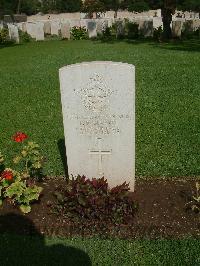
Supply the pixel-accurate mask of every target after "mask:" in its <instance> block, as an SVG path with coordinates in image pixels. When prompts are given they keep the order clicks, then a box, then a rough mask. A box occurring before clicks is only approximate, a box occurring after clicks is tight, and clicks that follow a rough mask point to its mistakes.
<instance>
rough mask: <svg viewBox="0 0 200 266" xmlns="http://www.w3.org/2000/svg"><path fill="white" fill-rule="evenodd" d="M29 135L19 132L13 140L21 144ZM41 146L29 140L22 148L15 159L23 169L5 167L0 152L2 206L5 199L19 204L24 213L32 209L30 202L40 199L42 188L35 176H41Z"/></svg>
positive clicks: (0, 202) (0, 199) (0, 195)
mask: <svg viewBox="0 0 200 266" xmlns="http://www.w3.org/2000/svg"><path fill="white" fill-rule="evenodd" d="M27 138H28V136H27V135H26V134H24V133H22V132H17V133H16V134H15V135H14V136H13V141H15V142H17V143H20V144H17V145H21V143H22V142H24V141H25V140H26V139H27ZM38 148H39V146H38V145H37V144H35V143H34V142H28V144H27V145H26V146H24V145H23V146H22V150H21V152H20V154H19V155H17V156H16V157H15V158H14V159H13V161H14V163H15V164H19V165H20V168H21V170H20V171H16V170H13V169H11V168H6V167H5V162H4V157H3V155H2V154H1V153H0V206H1V205H2V204H3V201H4V199H6V198H8V199H9V202H11V203H13V204H15V205H18V206H19V208H20V210H21V211H22V212H23V213H28V212H30V211H31V206H30V204H31V203H32V202H33V201H35V200H38V198H39V196H40V193H41V192H42V188H41V187H38V186H36V185H35V181H34V180H33V177H40V176H39V175H40V174H41V170H42V162H43V160H42V159H43V158H42V156H41V155H40V153H39V149H38Z"/></svg>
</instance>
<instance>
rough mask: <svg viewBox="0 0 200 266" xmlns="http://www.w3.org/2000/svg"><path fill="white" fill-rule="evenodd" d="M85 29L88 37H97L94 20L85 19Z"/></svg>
mask: <svg viewBox="0 0 200 266" xmlns="http://www.w3.org/2000/svg"><path fill="white" fill-rule="evenodd" d="M87 30H88V36H89V38H96V37H97V23H96V21H95V20H88V21H87Z"/></svg>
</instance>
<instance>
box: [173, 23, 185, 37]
mask: <svg viewBox="0 0 200 266" xmlns="http://www.w3.org/2000/svg"><path fill="white" fill-rule="evenodd" d="M182 27H183V22H182V21H181V20H174V21H172V36H173V37H174V38H181V32H182Z"/></svg>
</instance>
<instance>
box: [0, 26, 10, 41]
mask: <svg viewBox="0 0 200 266" xmlns="http://www.w3.org/2000/svg"><path fill="white" fill-rule="evenodd" d="M8 42H10V38H9V32H8V29H7V28H3V29H1V30H0V44H6V43H8Z"/></svg>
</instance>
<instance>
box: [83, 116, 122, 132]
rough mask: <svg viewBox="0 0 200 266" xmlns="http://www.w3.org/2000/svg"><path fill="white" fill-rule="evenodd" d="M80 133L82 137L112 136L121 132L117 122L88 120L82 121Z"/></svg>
mask: <svg viewBox="0 0 200 266" xmlns="http://www.w3.org/2000/svg"><path fill="white" fill-rule="evenodd" d="M79 132H80V134H81V135H110V134H117V133H119V132H120V129H119V127H118V126H117V125H116V120H110V119H105V118H104V119H98V120H97V119H94V118H90V119H86V120H81V121H80V128H79Z"/></svg>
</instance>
